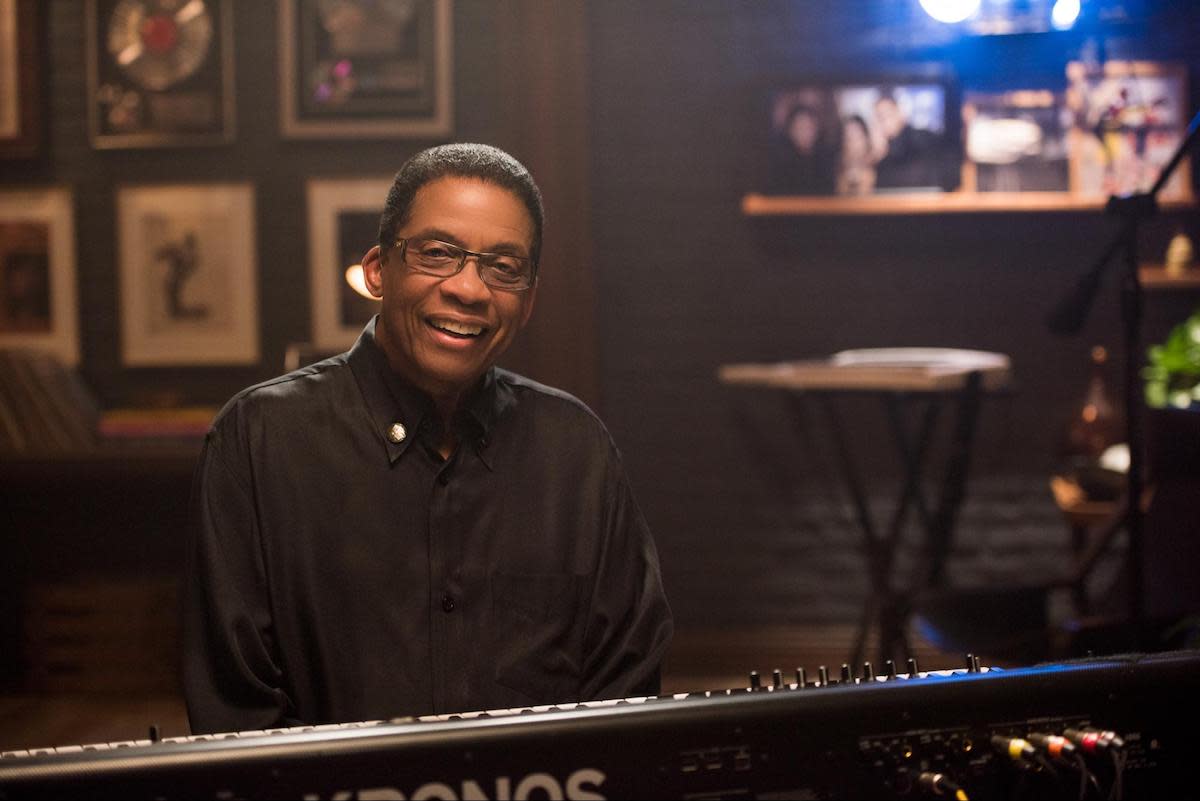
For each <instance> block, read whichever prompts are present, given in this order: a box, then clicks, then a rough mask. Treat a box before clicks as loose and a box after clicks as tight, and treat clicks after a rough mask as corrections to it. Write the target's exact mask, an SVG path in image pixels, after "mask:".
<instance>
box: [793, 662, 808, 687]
mask: <svg viewBox="0 0 1200 801" xmlns="http://www.w3.org/2000/svg"><path fill="white" fill-rule="evenodd" d="M806 686H808V671H807V670H805V669H804V668H802V667H798V668H796V689H798V690H803V689H804V688H805V687H806Z"/></svg>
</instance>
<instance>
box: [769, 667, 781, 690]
mask: <svg viewBox="0 0 1200 801" xmlns="http://www.w3.org/2000/svg"><path fill="white" fill-rule="evenodd" d="M782 687H783V671H782V670H780V669H779V668H775V670H773V671H771V688H772V689H775V690H778V689H781V688H782Z"/></svg>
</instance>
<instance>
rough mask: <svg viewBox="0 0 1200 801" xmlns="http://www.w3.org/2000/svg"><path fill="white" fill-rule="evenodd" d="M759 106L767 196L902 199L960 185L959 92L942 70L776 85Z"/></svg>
mask: <svg viewBox="0 0 1200 801" xmlns="http://www.w3.org/2000/svg"><path fill="white" fill-rule="evenodd" d="M760 97H762V98H763V102H762V105H761V106H760V115H761V116H760V117H759V120H760V121H761V122H760V125H759V131H760V135H761V136H762V137H763V141H764V145H765V146H764V147H763V148H761V149H760V154H761V155H760V158H759V165H758V169H759V177H758V178H757V183H758V184H759V187H760V191H762V192H764V193H766V194H772V195H813V196H826V197H836V196H842V197H855V196H870V195H883V194H901V195H903V194H922V193H937V192H951V191H954V190H955V189H957V188H958V187H959V185H960V182H961V174H962V165H963V148H962V121H961V93H960V90H959V87H958V84H957V82H956V81H955V80H954V78H953V76H952V74H951V73H949V72H948V71H947V70H945V69H942V68H937V67H930V68H926V69H914V70H911V71H905V72H880V73H872V74H865V75H843V76H823V77H819V78H814V77H811V76H806V77H798V78H793V79H788V78H783V79H776V80H773V81H770V82H769V83H768V84H767V85H766V86H765V87H764V88H763V90H762V91H761V92H760ZM888 109H890V110H891V111H890V115H891V116H890V117H889V116H887V115H888V113H889V112H888ZM889 119H890V120H892V122H891V123H890V126H891V127H889V123H888V120H889ZM889 132H890V134H889Z"/></svg>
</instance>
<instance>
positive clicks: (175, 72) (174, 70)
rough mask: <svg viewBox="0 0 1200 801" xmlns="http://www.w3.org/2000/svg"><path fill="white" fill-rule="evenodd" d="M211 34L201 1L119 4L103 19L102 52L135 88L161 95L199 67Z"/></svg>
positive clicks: (124, 0)
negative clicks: (104, 48) (105, 50)
mask: <svg viewBox="0 0 1200 801" xmlns="http://www.w3.org/2000/svg"><path fill="white" fill-rule="evenodd" d="M212 36H213V23H212V16H211V15H210V14H209V13H208V5H207V3H206V2H205V0H121V1H120V2H119V3H117V5H116V6H115V7H114V8H113V11H112V15H111V16H110V17H109V20H108V53H109V55H110V56H112V59H113V61H114V62H115V63H116V65H117V66H118V67H119V68H120V69H121V71H122V72H124V73H125V75H126V76H128V78H129V79H130V80H131V81H133V82H134V83H136V84H137V85H138V86H140V87H142V88H143V89H151V90H154V91H162V90H163V89H167V88H169V87H171V86H172V85H174V84H176V83H178V82H179V81H182V80H183V79H185V78H187V77H188V76H190V75H192V74H193V73H195V72H196V70H198V69H200V66H201V65H202V64H203V63H204V60H205V58H207V57H208V53H209V50H210V49H211V48H212Z"/></svg>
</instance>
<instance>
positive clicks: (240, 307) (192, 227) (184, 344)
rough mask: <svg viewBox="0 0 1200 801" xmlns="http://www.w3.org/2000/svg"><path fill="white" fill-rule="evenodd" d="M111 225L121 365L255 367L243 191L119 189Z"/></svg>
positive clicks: (253, 266)
mask: <svg viewBox="0 0 1200 801" xmlns="http://www.w3.org/2000/svg"><path fill="white" fill-rule="evenodd" d="M117 225H118V243H119V264H120V269H119V273H120V284H121V355H122V361H123V362H124V364H126V365H129V366H132V367H145V366H165V365H187V364H191V365H200V364H257V363H258V361H259V335H258V270H257V261H256V253H257V251H256V248H255V239H254V231H255V219H254V189H253V187H252V186H251V185H250V184H246V183H234V184H171V185H160V186H124V187H118V189H117Z"/></svg>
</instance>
